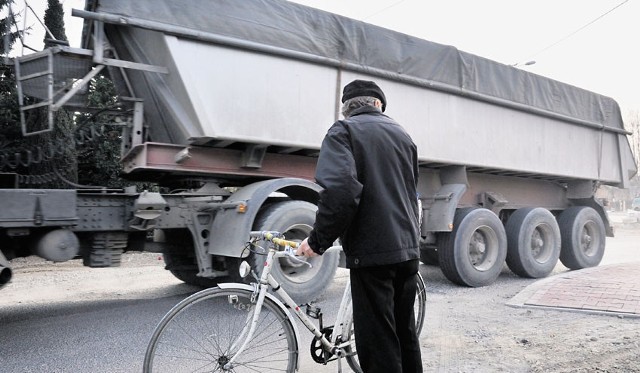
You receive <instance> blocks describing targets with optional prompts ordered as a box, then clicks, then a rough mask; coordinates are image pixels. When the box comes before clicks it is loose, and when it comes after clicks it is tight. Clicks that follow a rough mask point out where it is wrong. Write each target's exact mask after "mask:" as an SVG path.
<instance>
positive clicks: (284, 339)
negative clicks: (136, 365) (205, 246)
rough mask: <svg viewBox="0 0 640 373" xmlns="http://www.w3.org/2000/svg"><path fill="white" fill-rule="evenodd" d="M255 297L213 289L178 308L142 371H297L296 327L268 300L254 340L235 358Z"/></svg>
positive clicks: (165, 321)
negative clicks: (229, 364) (230, 363)
mask: <svg viewBox="0 0 640 373" xmlns="http://www.w3.org/2000/svg"><path fill="white" fill-rule="evenodd" d="M252 294H253V293H252V292H251V291H249V290H246V289H240V288H234V289H220V288H211V289H205V290H202V291H200V292H198V293H195V294H193V295H191V296H189V297H188V298H186V299H184V300H183V301H181V302H180V303H178V304H177V305H175V306H174V307H173V308H172V309H171V310H170V311H169V312H168V313H167V314H166V315H165V316H164V317H163V318H162V320H161V321H160V323H159V324H158V326H157V327H156V329H155V331H154V333H153V335H152V336H151V341H150V342H149V346H148V347H147V352H146V354H145V359H144V368H143V371H144V372H145V373H148V372H153V373H161V372H170V373H178V372H294V371H295V370H296V365H297V359H298V351H297V350H298V348H297V341H296V335H295V332H294V329H293V325H292V324H291V321H290V320H289V318H288V317H287V314H286V313H285V312H284V311H283V310H282V309H281V308H280V307H279V306H278V305H277V304H276V303H275V302H274V301H273V300H271V299H269V298H265V299H264V303H263V305H262V309H261V311H260V317H259V320H258V324H257V327H256V329H255V332H254V334H253V336H252V338H251V339H250V340H249V343H248V344H247V346H246V348H245V349H244V351H242V352H241V353H240V354H239V355H238V356H235V355H236V354H237V352H238V349H239V348H240V346H241V345H242V344H243V342H244V340H245V339H246V335H247V332H248V330H249V324H250V322H251V319H252V316H253V312H254V310H255V303H254V302H252V300H251V296H252ZM232 358H233V359H234V362H233V364H232V366H231V367H229V366H228V363H229V361H230V360H231V359H232Z"/></svg>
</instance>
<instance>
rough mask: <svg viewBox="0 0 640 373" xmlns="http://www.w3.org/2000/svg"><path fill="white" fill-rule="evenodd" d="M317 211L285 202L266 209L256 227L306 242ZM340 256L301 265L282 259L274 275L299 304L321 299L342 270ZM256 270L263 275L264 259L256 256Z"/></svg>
mask: <svg viewBox="0 0 640 373" xmlns="http://www.w3.org/2000/svg"><path fill="white" fill-rule="evenodd" d="M316 210H317V207H316V206H315V205H314V204H312V203H309V202H305V201H285V202H278V203H274V204H271V205H268V206H265V207H264V208H263V210H262V211H261V212H260V213H259V215H258V217H257V219H256V222H255V224H254V229H255V230H273V231H278V232H280V233H283V234H284V236H285V237H286V239H288V240H291V241H298V242H300V241H302V240H304V239H305V238H307V236H309V233H310V232H311V228H312V226H313V222H314V221H315V219H316ZM339 258H340V255H339V253H337V252H331V253H328V254H324V255H321V256H316V257H313V258H308V259H307V262H309V263H311V265H312V266H313V267H311V268H309V266H308V265H306V264H304V263H298V262H296V261H294V260H292V259H289V258H281V259H280V261H279V263H276V265H274V266H273V268H272V269H271V274H272V275H273V277H274V278H275V279H276V280H277V281H278V282H279V283H280V285H282V287H283V288H284V289H285V290H286V291H287V293H289V295H290V296H291V298H293V299H294V300H295V301H296V302H297V303H298V304H304V303H308V302H311V301H313V300H315V299H317V298H318V297H319V296H320V295H321V294H322V293H323V292H324V291H325V290H326V288H327V287H328V286H329V284H330V283H331V280H332V279H333V276H334V274H335V273H336V269H337V267H338V260H339ZM252 262H253V263H252V267H253V269H254V271H255V272H256V273H257V274H258V275H259V274H260V273H262V268H263V265H264V256H262V255H256V254H253V260H252Z"/></svg>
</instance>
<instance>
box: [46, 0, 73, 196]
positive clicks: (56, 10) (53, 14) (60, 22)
mask: <svg viewBox="0 0 640 373" xmlns="http://www.w3.org/2000/svg"><path fill="white" fill-rule="evenodd" d="M44 24H45V26H46V27H47V28H48V29H49V31H51V33H52V34H53V36H54V37H55V38H56V39H57V40H64V41H66V40H67V36H66V35H65V30H64V11H63V9H62V4H60V2H59V1H58V0H48V7H47V9H46V10H45V13H44ZM47 39H48V35H46V37H45V46H51V43H47ZM74 131H75V123H74V120H73V115H72V113H71V112H68V111H66V110H58V111H57V112H56V113H55V119H54V129H53V132H51V133H45V134H42V135H41V136H40V137H41V142H42V145H44V146H47V145H48V144H56V145H61V144H62V149H61V154H60V155H59V156H58V157H56V158H54V159H53V160H52V162H51V164H48V165H47V164H43V165H42V166H39V167H36V168H38V169H39V170H38V171H39V172H44V173H56V172H57V173H59V174H61V175H62V177H64V178H65V179H66V180H69V181H71V182H73V183H75V182H77V181H78V165H77V153H76V149H75V140H74ZM48 187H58V188H69V187H70V185H68V184H66V183H64V182H62V181H61V180H58V181H56V182H55V183H54V184H50V185H48Z"/></svg>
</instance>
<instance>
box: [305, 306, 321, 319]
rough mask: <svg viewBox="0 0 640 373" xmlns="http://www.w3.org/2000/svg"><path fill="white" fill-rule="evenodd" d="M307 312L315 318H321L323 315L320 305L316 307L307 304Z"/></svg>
mask: <svg viewBox="0 0 640 373" xmlns="http://www.w3.org/2000/svg"><path fill="white" fill-rule="evenodd" d="M306 313H307V316H309V317H311V318H313V319H316V320H318V319H320V317H322V309H320V307H316V306H314V305H312V304H307V309H306Z"/></svg>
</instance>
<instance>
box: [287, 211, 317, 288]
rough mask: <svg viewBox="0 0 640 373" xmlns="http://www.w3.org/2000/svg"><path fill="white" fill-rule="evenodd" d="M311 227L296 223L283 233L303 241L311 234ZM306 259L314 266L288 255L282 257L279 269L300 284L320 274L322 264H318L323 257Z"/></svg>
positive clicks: (289, 238)
mask: <svg viewBox="0 0 640 373" xmlns="http://www.w3.org/2000/svg"><path fill="white" fill-rule="evenodd" d="M311 229H312V227H311V226H310V225H307V224H295V225H292V226H290V227H288V228H287V229H286V230H285V231H284V232H283V233H284V236H285V237H286V238H287V240H291V241H295V242H302V240H304V239H305V238H307V237H308V236H309V233H310V232H311ZM305 260H306V261H307V262H308V263H310V264H311V265H312V267H309V266H308V265H306V264H304V263H300V262H297V261H295V260H292V259H290V258H287V257H284V258H280V259H279V262H278V266H277V268H278V269H277V270H278V271H280V272H281V273H282V274H283V275H284V276H285V277H286V278H287V279H288V280H289V281H291V282H294V283H299V284H302V283H305V282H308V281H309V280H311V279H312V278H313V277H314V276H316V275H317V274H318V271H319V270H320V268H321V267H322V266H321V265H316V264H319V262H320V261H321V260H322V258H321V257H319V256H316V257H313V258H305Z"/></svg>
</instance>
